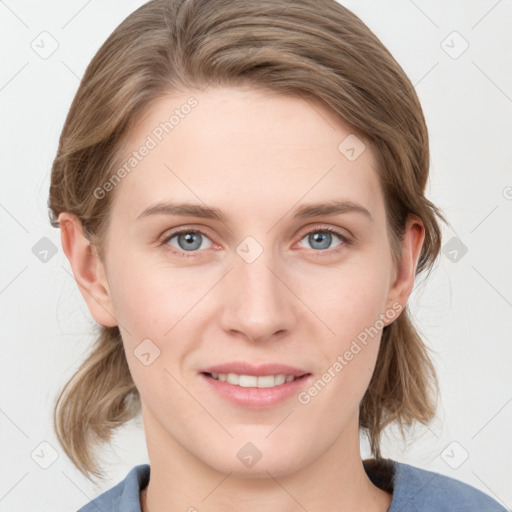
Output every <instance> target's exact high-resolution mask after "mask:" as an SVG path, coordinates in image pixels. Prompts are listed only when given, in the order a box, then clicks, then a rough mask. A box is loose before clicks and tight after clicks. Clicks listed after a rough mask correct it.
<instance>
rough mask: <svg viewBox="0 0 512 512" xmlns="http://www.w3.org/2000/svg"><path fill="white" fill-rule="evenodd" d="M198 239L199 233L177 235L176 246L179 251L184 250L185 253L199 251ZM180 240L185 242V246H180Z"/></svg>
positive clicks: (199, 239) (199, 240)
mask: <svg viewBox="0 0 512 512" xmlns="http://www.w3.org/2000/svg"><path fill="white" fill-rule="evenodd" d="M200 237H201V235H200V234H199V233H185V234H184V235H178V244H179V246H180V248H181V249H184V250H186V251H188V250H194V249H199V247H201V238H200ZM182 240H185V241H186V244H185V245H182V244H181V241H182ZM198 242H199V243H198ZM194 244H195V245H194Z"/></svg>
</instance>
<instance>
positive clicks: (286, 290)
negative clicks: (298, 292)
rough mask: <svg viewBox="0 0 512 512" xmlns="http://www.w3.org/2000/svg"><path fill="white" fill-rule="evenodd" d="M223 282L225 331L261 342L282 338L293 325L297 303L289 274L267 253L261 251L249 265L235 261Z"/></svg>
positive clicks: (296, 313)
mask: <svg viewBox="0 0 512 512" xmlns="http://www.w3.org/2000/svg"><path fill="white" fill-rule="evenodd" d="M237 258H238V256H237ZM224 281H225V283H224V286H223V289H222V291H221V292H220V293H221V294H222V297H221V298H220V299H219V300H220V301H221V303H222V308H220V311H221V326H222V328H223V329H224V330H225V332H229V333H230V334H232V335H238V336H239V337H245V338H246V339H249V340H250V341H253V342H263V341H265V340H269V339H273V338H275V337H277V336H284V335H285V334H286V333H290V332H291V329H292V327H293V326H296V325H297V322H298V318H299V317H298V314H299V313H300V311H299V308H300V304H301V303H300V301H299V300H298V299H297V297H296V296H295V295H294V293H293V291H292V289H293V286H291V283H288V281H290V276H289V272H286V270H285V268H284V267H283V266H282V265H279V264H278V263H277V262H276V259H275V258H272V257H271V256H270V251H263V253H262V254H261V255H260V256H259V257H258V258H257V259H256V260H255V261H253V262H252V263H248V262H246V261H244V260H243V259H242V258H239V259H238V261H235V265H234V268H233V270H232V271H231V272H230V273H229V275H228V276H227V279H225V280H224ZM290 288H291V289H290Z"/></svg>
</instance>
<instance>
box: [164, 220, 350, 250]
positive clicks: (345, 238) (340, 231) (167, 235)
mask: <svg viewBox="0 0 512 512" xmlns="http://www.w3.org/2000/svg"><path fill="white" fill-rule="evenodd" d="M344 231H345V232H347V233H349V234H344ZM315 232H328V233H333V234H335V235H336V236H338V237H339V238H340V239H341V241H342V242H343V243H341V244H340V245H339V246H336V247H334V248H333V249H326V250H324V251H315V250H314V249H310V250H312V251H314V252H316V253H319V255H321V253H323V252H324V253H326V254H333V253H335V252H336V251H337V250H341V249H339V248H340V247H343V246H346V245H352V244H353V242H354V236H353V235H352V233H350V231H349V230H348V229H344V228H341V227H334V226H331V225H327V224H324V225H322V224H314V225H312V226H306V227H304V228H302V229H301V230H300V232H299V235H298V236H299V240H298V242H300V241H301V240H302V239H303V238H304V237H305V236H307V235H309V234H310V233H315ZM183 233H199V234H201V235H203V236H206V237H207V238H208V239H209V240H210V241H211V242H212V244H213V245H218V244H215V242H214V241H213V240H212V239H211V237H210V236H208V234H207V233H205V227H204V226H201V227H192V226H180V227H179V228H176V229H175V230H171V231H165V232H164V233H163V234H162V235H160V236H159V237H158V242H159V245H162V246H163V245H166V244H167V242H169V240H170V239H171V238H173V237H175V236H176V235H180V234H183ZM168 248H169V250H170V251H171V252H172V253H174V254H176V255H178V256H184V257H191V256H192V257H193V256H194V255H195V254H197V253H201V252H204V251H200V250H196V251H180V250H178V249H176V248H175V247H171V246H168Z"/></svg>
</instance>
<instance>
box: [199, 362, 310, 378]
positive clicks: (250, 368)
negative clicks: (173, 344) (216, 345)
mask: <svg viewBox="0 0 512 512" xmlns="http://www.w3.org/2000/svg"><path fill="white" fill-rule="evenodd" d="M200 373H205V374H209V375H211V374H229V373H234V374H236V375H252V376H254V377H263V376H265V375H274V376H275V375H285V377H288V376H290V375H291V376H293V377H302V376H303V375H307V374H308V373H309V372H308V371H307V370H304V369H303V368H297V367H293V366H289V365H286V364H275V363H265V364H260V365H254V364H251V363H247V362H244V361H233V362H231V363H223V364H218V365H215V366H209V367H208V368H204V369H203V370H200Z"/></svg>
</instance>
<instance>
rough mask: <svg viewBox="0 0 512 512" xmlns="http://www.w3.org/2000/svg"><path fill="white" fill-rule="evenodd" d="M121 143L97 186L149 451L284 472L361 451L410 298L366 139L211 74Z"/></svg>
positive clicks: (318, 110) (107, 271) (217, 465)
mask: <svg viewBox="0 0 512 512" xmlns="http://www.w3.org/2000/svg"><path fill="white" fill-rule="evenodd" d="M171 116H174V117H171ZM166 123H167V124H166ZM126 148H127V151H126V158H125V161H126V163H127V165H126V166H125V172H122V171H119V173H118V177H119V178H120V182H119V183H117V182H115V185H112V183H114V182H112V183H111V184H110V185H108V184H106V185H105V186H103V187H102V188H101V190H100V191H98V189H97V192H96V194H97V195H98V197H100V196H102V195H106V194H108V193H110V194H114V202H113V207H112V211H111V217H110V223H109V226H108V232H107V240H108V244H107V249H106V253H105V260H104V264H105V267H104V277H105V279H104V283H105V288H106V290H107V291H108V295H109V300H110V301H111V304H110V309H111V312H112V315H113V316H114V317H115V319H116V322H114V323H113V324H116V323H117V324H118V325H119V327H120V330H121V334H122V338H123V342H124V346H125V350H126V356H127V360H128V364H129V367H130V370H131V373H132V375H133V379H134V381H135V384H136V386H137V388H138V390H139V392H140V395H141V400H142V406H143V419H144V425H145V429H146V436H147V439H148V449H149V453H150V457H151V456H153V457H159V456H161V457H164V456H169V454H171V453H174V454H177V453H180V454H181V455H184V454H186V456H187V457H194V458H195V459H196V460H199V461H201V462H202V463H204V464H206V465H208V466H210V467H211V468H214V469H216V470H219V471H223V472H228V471H232V472H234V473H235V474H240V475H242V474H245V475H255V476H257V475H260V476H261V475H263V476H265V475H266V471H269V472H270V473H271V474H273V475H276V476H277V475H282V474H287V473H290V472H292V471H295V470H297V469H298V468H300V467H304V466H305V465H307V464H309V463H312V462H313V461H315V460H316V459H318V458H319V457H325V456H327V454H328V453H334V448H336V450H338V456H339V453H340V451H339V450H344V452H341V453H345V454H347V455H349V454H353V453H354V451H358V450H359V444H358V409H359V403H360V401H361V399H362V397H363V395H364V393H365V391H366V389H367V387H368V384H369V381H370V377H371V375H372V372H373V370H374V365H375V361H376V357H377V351H378V348H379V342H380V337H381V332H382V328H383V326H384V325H386V324H389V323H391V322H392V321H393V320H394V319H395V318H396V317H397V316H398V314H399V311H400V310H401V308H402V306H403V300H402V299H403V291H402V292H400V291H399V290H398V287H397V285H396V281H395V279H396V278H397V276H398V272H397V270H396V269H395V268H394V266H393V263H392V257H391V253H390V247H389V239H388V236H387V230H386V215H385V207H384V199H383V196H382V192H381V189H380V186H379V182H378V178H377V174H376V171H375V167H376V164H375V160H374V157H373V155H372V151H371V149H370V147H369V146H368V145H366V146H364V145H363V142H362V141H361V140H360V139H358V138H357V137H356V136H355V135H353V134H352V132H351V130H350V128H349V127H348V126H346V125H344V124H343V123H341V122H340V121H339V120H338V119H337V118H336V117H335V116H334V114H333V113H331V112H330V111H329V110H328V109H326V108H325V107H323V106H322V105H320V104H319V103H317V102H312V101H311V100H307V101H306V100H305V99H299V98H295V97H289V96H281V95H277V94H269V93H265V92H262V91H260V90H256V89H249V88H236V89H232V88H217V89H209V90H207V91H205V92H190V93H184V94H179V95H178V94H176V95H172V96H168V97H165V98H161V99H160V100H159V101H158V102H156V103H154V104H153V105H152V107H151V108H150V109H149V110H148V111H147V112H146V113H145V115H144V116H143V117H142V118H141V119H140V121H139V122H138V123H137V124H136V126H135V128H134V130H133V131H132V132H131V135H130V137H129V139H128V143H127V146H126ZM143 148H146V149H143ZM134 152H135V153H134ZM130 158H132V160H130ZM99 200H102V199H99ZM313 205H315V206H313ZM326 230H332V231H326ZM178 232H181V234H178ZM409 291H410V290H409ZM400 293H401V294H400ZM219 365H222V368H214V367H216V366H219ZM244 365H245V366H244ZM269 365H279V366H281V368H279V367H275V368H272V367H271V366H269ZM228 373H229V374H233V375H231V376H228V377H226V378H227V379H228V380H227V381H226V382H222V379H224V375H223V374H228ZM209 374H210V375H209ZM211 374H213V376H212V375H211ZM217 374H219V375H217ZM240 374H242V375H243V377H241V378H239V375H240ZM269 374H270V375H274V376H277V375H284V376H285V377H284V378H283V377H277V379H276V378H273V377H271V376H269ZM291 375H293V376H294V377H295V379H294V380H293V381H291V382H287V381H290V379H291V377H290V376H291ZM301 376H302V377H301ZM214 377H217V380H216V379H215V378H214ZM258 377H259V378H258ZM286 377H288V378H287V379H286ZM299 377H301V378H299ZM283 379H284V380H285V382H284V384H283V383H282V381H283ZM237 382H238V384H236V383H237ZM257 386H262V387H257ZM184 456H185V455H184Z"/></svg>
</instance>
